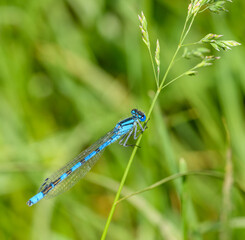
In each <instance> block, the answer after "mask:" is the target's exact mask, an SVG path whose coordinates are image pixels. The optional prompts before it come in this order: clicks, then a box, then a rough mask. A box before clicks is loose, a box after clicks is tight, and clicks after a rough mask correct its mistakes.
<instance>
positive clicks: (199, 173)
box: [116, 171, 224, 204]
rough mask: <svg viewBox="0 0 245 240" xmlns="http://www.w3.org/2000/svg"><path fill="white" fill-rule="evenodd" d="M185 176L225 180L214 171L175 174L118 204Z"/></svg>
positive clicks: (124, 198) (130, 195)
mask: <svg viewBox="0 0 245 240" xmlns="http://www.w3.org/2000/svg"><path fill="white" fill-rule="evenodd" d="M184 176H209V177H214V178H218V179H223V178H224V176H223V174H221V173H220V172H214V171H206V172H201V171H193V172H185V173H176V174H173V175H171V176H169V177H166V178H164V179H162V180H160V181H158V182H156V183H154V184H152V185H150V186H149V187H146V188H144V189H142V190H139V191H136V192H134V193H132V194H129V195H127V196H125V197H123V198H121V199H120V200H118V201H117V202H116V203H117V204H118V203H120V202H122V201H124V200H126V199H128V198H130V197H132V196H135V195H138V194H140V193H143V192H146V191H149V190H152V189H154V188H156V187H159V186H160V185H162V184H165V183H167V182H170V181H172V180H175V179H178V178H181V177H184Z"/></svg>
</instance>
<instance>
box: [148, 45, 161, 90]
mask: <svg viewBox="0 0 245 240" xmlns="http://www.w3.org/2000/svg"><path fill="white" fill-rule="evenodd" d="M147 48H148V51H149V55H150V59H151V65H152V69H153V72H154V78H155V81H156V84H157V88H158V87H159V78H158V77H157V75H156V69H155V66H154V61H153V57H152V53H151V48H150V47H149V46H147Z"/></svg>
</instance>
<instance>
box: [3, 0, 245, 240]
mask: <svg viewBox="0 0 245 240" xmlns="http://www.w3.org/2000/svg"><path fill="white" fill-rule="evenodd" d="M228 2H229V1H194V0H193V1H191V4H190V5H189V12H188V16H187V17H188V21H189V23H190V22H191V20H192V18H193V17H194V16H195V17H197V22H194V24H193V26H192V28H191V31H190V32H189V35H188V36H187V37H186V43H183V45H185V44H186V45H187V44H188V42H190V43H191V42H194V41H198V40H199V39H202V37H203V36H205V35H207V33H209V32H216V33H222V34H224V36H225V37H226V38H225V39H236V40H237V42H241V43H242V44H243V45H242V46H240V47H239V48H234V49H233V51H231V52H230V51H229V52H222V51H221V52H219V54H220V55H221V59H220V60H219V61H215V64H213V65H212V67H210V68H203V69H202V71H200V70H201V68H200V66H208V65H210V64H211V63H214V60H216V59H217V56H216V53H217V52H216V51H215V49H217V50H221V49H222V50H223V49H228V48H230V47H232V46H234V45H238V43H237V42H234V41H233V42H231V41H227V40H220V38H217V37H216V36H218V35H214V36H215V37H214V36H213V37H212V38H209V39H206V40H208V41H209V42H205V43H204V42H194V45H192V44H191V45H188V49H186V50H185V51H186V52H184V54H182V53H181V52H179V54H178V56H177V58H176V60H175V61H174V62H173V67H172V68H171V71H169V74H168V78H166V81H165V82H164V83H165V85H163V86H166V85H167V84H168V83H169V82H170V81H171V80H174V81H175V80H177V79H179V80H178V82H175V84H171V86H169V85H170V84H169V85H168V86H169V87H168V88H166V87H165V88H163V90H164V91H162V92H161V94H160V95H159V97H158V99H157V101H156V105H155V107H154V110H153V111H152V115H151V118H150V121H149V123H148V126H149V128H148V129H147V131H146V132H145V133H144V135H143V138H142V141H141V143H140V146H141V148H140V149H138V151H137V153H136V154H135V157H134V162H133V164H132V165H131V168H130V170H129V172H128V176H127V179H126V181H125V186H124V187H123V188H122V193H121V195H122V196H125V197H127V196H128V195H130V194H136V193H137V190H139V191H141V190H147V191H143V193H141V194H137V195H134V197H130V198H127V200H125V201H121V202H119V203H117V205H116V208H115V213H114V214H113V217H112V221H111V224H110V228H109V231H108V234H107V238H106V239H113V240H121V239H122V240H124V239H129V240H130V239H132V240H135V239H141V240H143V239H147V240H149V239H154V240H155V239H156V240H157V239H182V237H183V238H187V239H198V240H199V239H207V240H216V239H221V240H225V239H227V240H228V239H229V240H230V239H232V240H240V239H244V238H245V230H244V227H245V225H244V215H245V202H244V193H243V191H244V189H245V186H244V182H245V177H244V176H245V175H244V171H245V164H244V160H243V159H244V158H245V149H244V142H245V134H244V132H245V129H244V121H245V119H244V104H243V98H244V92H245V84H244V76H245V70H244V66H243V65H244V60H243V59H244V57H245V52H244V43H243V38H244V36H243V35H244V26H243V25H242V24H240V23H241V22H244V20H245V16H244V11H245V3H244V1H235V2H234V3H233V4H230V3H228ZM224 3H225V5H224ZM142 9H143V10H144V13H145V20H144V21H146V19H147V22H148V25H146V22H144V24H143V22H142V24H141V25H142V30H144V31H145V29H147V28H148V29H147V34H148V35H145V36H144V35H143V32H141V33H142V35H143V37H145V39H146V42H147V43H148V44H147V46H148V45H149V47H152V49H150V48H148V51H149V52H150V53H151V51H152V53H154V52H155V55H154V57H152V56H151V59H150V60H149V58H148V56H147V54H146V51H145V44H142V43H141V39H140V33H139V31H138V27H137V26H138V19H137V13H139V12H140V11H141V10H142ZM186 9H187V2H186V1H180V0H179V1H147V2H145V1H122V0H120V1H104V0H101V1H95V0H91V1H85V0H79V1H78V0H65V1H54V0H42V1H41V0H35V1H17V0H13V1H1V3H0V13H1V18H0V46H1V48H0V153H1V154H0V179H1V188H0V193H1V198H0V210H1V218H0V229H1V231H0V239H4V240H5V239H21V240H22V239H24V240H26V239H35V240H38V239H55V240H59V239H86V240H87V239H88V240H93V239H96V240H97V239H99V238H100V237H101V234H102V232H103V229H104V226H105V223H106V219H107V217H108V214H109V211H110V208H111V206H112V203H113V199H114V196H115V194H116V191H117V189H118V185H119V182H120V180H121V177H122V175H123V172H124V171H125V168H126V164H127V160H128V159H129V157H130V154H131V152H132V149H131V148H126V149H125V148H122V147H121V146H118V145H117V144H114V145H113V146H111V147H110V148H108V149H107V150H106V151H105V152H104V154H103V156H102V158H101V159H100V161H99V162H98V163H97V164H96V166H95V167H94V168H93V169H92V172H91V173H89V174H88V175H87V177H86V178H85V179H84V180H82V181H81V182H79V183H78V184H77V185H76V186H75V187H74V188H73V189H72V190H70V191H69V192H67V193H64V194H62V195H61V196H59V197H57V198H55V199H52V200H47V201H46V200H43V201H42V202H40V203H39V204H37V205H36V206H33V207H31V208H29V207H28V206H27V205H26V201H27V200H28V199H29V198H30V197H31V196H33V194H35V193H36V192H37V190H38V188H39V185H40V184H41V182H42V181H43V180H44V179H45V178H46V177H47V176H48V175H49V174H50V173H52V172H53V170H56V169H57V168H59V167H60V166H62V165H63V164H64V163H66V162H67V161H69V160H70V159H72V158H73V157H74V156H76V155H77V154H78V153H79V152H80V151H82V150H83V149H85V148H86V147H88V146H89V145H90V144H92V143H93V142H94V141H95V140H97V139H98V138H99V137H101V136H102V135H103V134H105V133H106V132H107V131H109V130H110V129H111V128H112V127H113V126H114V125H115V124H116V123H117V122H118V121H119V120H120V119H123V118H125V117H127V116H129V115H130V110H131V109H132V108H134V107H137V108H139V109H140V110H142V111H147V110H148V109H149V107H150V103H151V101H152V98H153V96H154V91H155V90H156V86H157V87H160V83H161V79H162V77H163V76H162V74H163V73H164V72H165V71H166V69H167V66H168V64H169V60H170V59H171V58H172V56H173V53H174V50H175V48H176V45H177V44H178V39H179V35H180V30H181V28H182V26H183V24H184V23H183V19H184V17H185V15H186ZM226 9H229V12H228V13H226V14H223V13H224V10H226ZM205 10H211V11H205ZM212 12H215V13H220V14H219V15H215V16H214V15H213V14H212ZM222 12H223V13H222ZM225 12H226V11H225ZM198 13H201V14H198ZM140 17H141V19H142V21H143V16H142V14H141V16H140ZM146 26H147V28H146ZM143 27H144V28H143ZM211 30H212V31H211ZM145 33H146V31H145ZM183 37H184V35H183ZM151 38H152V39H151ZM157 38H158V39H159V42H157V44H156V46H154V45H155V44H150V42H151V43H153V42H155V40H156V39H157ZM214 44H215V45H214ZM160 45H161V51H160ZM212 45H213V46H215V48H213V47H211V48H209V51H207V50H206V49H208V47H210V46H212ZM183 47H187V46H183ZM183 50H184V48H183ZM223 54H224V55H223ZM181 55H183V56H181ZM150 61H151V62H150ZM151 64H152V66H153V67H154V73H153V74H155V76H154V75H153V74H152V67H151V66H150V65H151ZM198 66H199V67H198ZM197 68H198V71H199V74H198V75H197V76H194V77H188V76H186V75H196V73H197ZM160 70H161V72H160ZM179 76H181V80H180V77H179ZM154 77H155V80H156V81H155V82H156V83H155V84H154V81H153V78H154ZM228 136H229V137H228ZM179 159H184V168H183V160H181V162H180V160H179ZM179 162H180V163H179ZM179 166H182V167H181V171H180V170H179ZM183 169H184V170H183ZM187 171H190V172H194V173H195V174H193V175H188V173H186V172H187ZM197 172H201V173H204V174H205V173H207V172H211V173H220V174H221V177H218V178H214V177H212V176H206V175H205V176H202V175H201V174H200V175H198V174H197ZM184 174H186V175H184ZM204 174H203V175H204ZM148 186H150V187H149V188H148V189H146V187H148Z"/></svg>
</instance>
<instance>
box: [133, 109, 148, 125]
mask: <svg viewBox="0 0 245 240" xmlns="http://www.w3.org/2000/svg"><path fill="white" fill-rule="evenodd" d="M131 114H132V115H133V116H134V117H136V118H138V119H139V120H140V121H141V122H144V121H145V120H146V116H145V114H144V113H143V112H141V111H139V110H138V109H133V110H132V111H131Z"/></svg>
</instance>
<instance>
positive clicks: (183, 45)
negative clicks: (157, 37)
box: [182, 42, 201, 47]
mask: <svg viewBox="0 0 245 240" xmlns="http://www.w3.org/2000/svg"><path fill="white" fill-rule="evenodd" d="M197 44H201V42H194V43H186V44H182V47H188V46H192V45H197Z"/></svg>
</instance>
